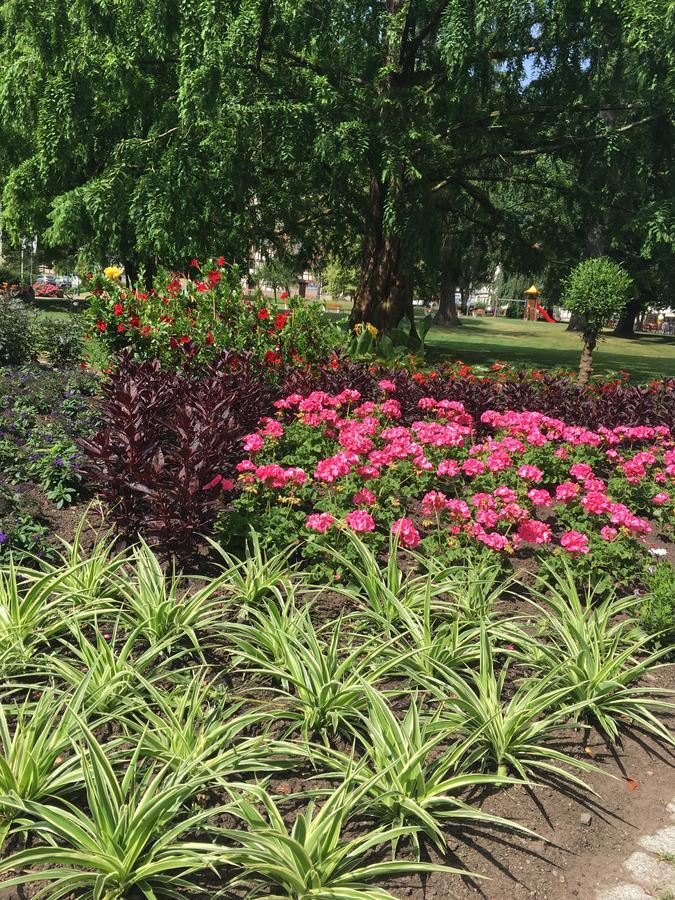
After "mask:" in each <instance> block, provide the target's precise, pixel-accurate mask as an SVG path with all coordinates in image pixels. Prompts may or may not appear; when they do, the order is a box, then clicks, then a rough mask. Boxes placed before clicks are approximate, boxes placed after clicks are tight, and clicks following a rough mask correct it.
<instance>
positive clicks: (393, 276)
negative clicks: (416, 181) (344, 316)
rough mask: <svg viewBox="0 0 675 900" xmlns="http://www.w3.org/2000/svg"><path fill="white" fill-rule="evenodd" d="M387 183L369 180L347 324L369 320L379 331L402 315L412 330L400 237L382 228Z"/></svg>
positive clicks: (387, 328) (409, 290)
mask: <svg viewBox="0 0 675 900" xmlns="http://www.w3.org/2000/svg"><path fill="white" fill-rule="evenodd" d="M386 196H387V185H385V184H383V183H382V182H381V181H380V180H379V179H377V178H372V179H371V182H370V201H369V206H370V209H369V223H368V229H367V233H366V236H365V238H364V241H363V251H362V255H361V274H360V277H359V283H358V286H357V288H356V296H355V297H354V305H353V307H352V314H351V316H350V319H349V324H350V325H352V326H354V325H356V324H357V323H358V322H370V324H371V325H374V326H375V327H376V328H377V329H378V330H379V331H381V332H382V333H383V334H387V333H388V332H390V331H391V330H392V328H395V327H396V326H397V325H398V323H399V322H400V321H401V319H402V318H404V316H405V317H407V318H408V319H409V320H410V322H411V332H412V331H413V329H414V311H413V306H412V279H411V277H410V276H409V275H407V274H405V273H404V271H403V255H402V250H401V240H400V238H399V237H398V236H397V235H391V234H387V233H386V232H385V228H384V204H385V198H386Z"/></svg>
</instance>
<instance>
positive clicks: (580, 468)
mask: <svg viewBox="0 0 675 900" xmlns="http://www.w3.org/2000/svg"><path fill="white" fill-rule="evenodd" d="M592 474H593V469H592V468H591V467H590V466H589V465H588V463H575V464H574V465H573V466H570V475H571V476H572V478H576V479H577V480H578V481H583V480H584V478H588V476H589V475H592Z"/></svg>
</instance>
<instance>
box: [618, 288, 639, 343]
mask: <svg viewBox="0 0 675 900" xmlns="http://www.w3.org/2000/svg"><path fill="white" fill-rule="evenodd" d="M641 308H642V300H641V298H640V297H635V298H634V299H633V300H629V301H628V303H627V304H626V306H625V308H624V310H623V312H622V313H621V315H620V316H619V321H618V322H617V323H616V328H615V329H614V332H613V333H614V335H615V336H616V337H633V335H634V334H635V319H636V318H637V314H638V313H639V312H640V309H641Z"/></svg>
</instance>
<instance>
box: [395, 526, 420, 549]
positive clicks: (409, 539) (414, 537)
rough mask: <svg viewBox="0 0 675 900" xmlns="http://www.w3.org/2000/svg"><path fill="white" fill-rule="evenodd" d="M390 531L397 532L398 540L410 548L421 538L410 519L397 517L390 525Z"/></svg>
mask: <svg viewBox="0 0 675 900" xmlns="http://www.w3.org/2000/svg"><path fill="white" fill-rule="evenodd" d="M391 533H392V534H397V535H398V539H399V541H400V542H401V543H402V544H403V545H404V546H405V547H408V548H409V549H410V550H414V549H415V547H417V545H418V544H419V542H420V541H421V540H422V539H421V537H420V533H419V531H418V530H417V529H416V528H415V526H414V524H413V522H412V520H411V519H405V518H404V519H397V520H396V521H395V522H394V523H393V524H392V526H391Z"/></svg>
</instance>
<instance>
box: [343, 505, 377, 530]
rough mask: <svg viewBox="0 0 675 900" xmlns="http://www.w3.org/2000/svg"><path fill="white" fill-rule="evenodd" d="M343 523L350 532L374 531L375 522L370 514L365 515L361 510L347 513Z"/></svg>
mask: <svg viewBox="0 0 675 900" xmlns="http://www.w3.org/2000/svg"><path fill="white" fill-rule="evenodd" d="M345 522H346V523H347V525H349V527H350V528H351V529H352V531H357V532H364V531H375V520H374V519H373V517H372V516H371V515H370V513H367V512H365V511H364V510H362V509H355V510H354V512H350V513H347V515H346V516H345Z"/></svg>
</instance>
